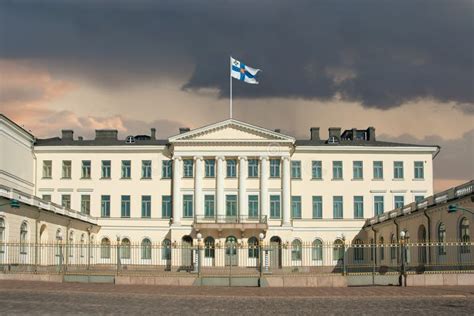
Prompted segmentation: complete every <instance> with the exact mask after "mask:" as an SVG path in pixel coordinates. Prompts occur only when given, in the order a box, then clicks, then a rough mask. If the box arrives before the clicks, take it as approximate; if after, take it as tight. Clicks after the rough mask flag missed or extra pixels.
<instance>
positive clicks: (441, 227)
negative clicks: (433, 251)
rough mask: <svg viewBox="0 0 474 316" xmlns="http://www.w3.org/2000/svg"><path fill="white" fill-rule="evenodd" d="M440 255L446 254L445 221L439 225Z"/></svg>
mask: <svg viewBox="0 0 474 316" xmlns="http://www.w3.org/2000/svg"><path fill="white" fill-rule="evenodd" d="M438 242H439V246H438V255H440V256H443V255H445V254H446V244H445V243H446V226H445V225H444V223H439V226H438Z"/></svg>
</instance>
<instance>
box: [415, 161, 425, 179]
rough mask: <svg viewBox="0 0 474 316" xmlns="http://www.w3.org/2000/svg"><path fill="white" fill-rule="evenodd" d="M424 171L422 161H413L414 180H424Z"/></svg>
mask: <svg viewBox="0 0 474 316" xmlns="http://www.w3.org/2000/svg"><path fill="white" fill-rule="evenodd" d="M424 178H425V171H424V165H423V161H415V179H424Z"/></svg>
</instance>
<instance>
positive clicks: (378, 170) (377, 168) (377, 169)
mask: <svg viewBox="0 0 474 316" xmlns="http://www.w3.org/2000/svg"><path fill="white" fill-rule="evenodd" d="M374 179H383V161H374Z"/></svg>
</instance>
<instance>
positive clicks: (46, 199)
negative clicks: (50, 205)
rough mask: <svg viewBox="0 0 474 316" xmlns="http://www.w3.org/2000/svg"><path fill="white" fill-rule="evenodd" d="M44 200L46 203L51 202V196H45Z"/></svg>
mask: <svg viewBox="0 0 474 316" xmlns="http://www.w3.org/2000/svg"><path fill="white" fill-rule="evenodd" d="M42 199H43V200H44V201H45V202H51V194H43V197H42Z"/></svg>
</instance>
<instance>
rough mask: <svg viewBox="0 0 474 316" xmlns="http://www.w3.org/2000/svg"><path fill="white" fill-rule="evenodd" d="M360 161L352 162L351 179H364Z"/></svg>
mask: <svg viewBox="0 0 474 316" xmlns="http://www.w3.org/2000/svg"><path fill="white" fill-rule="evenodd" d="M363 166H364V165H363V163H362V161H353V162H352V177H353V179H357V180H361V179H363V178H364V167H363Z"/></svg>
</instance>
